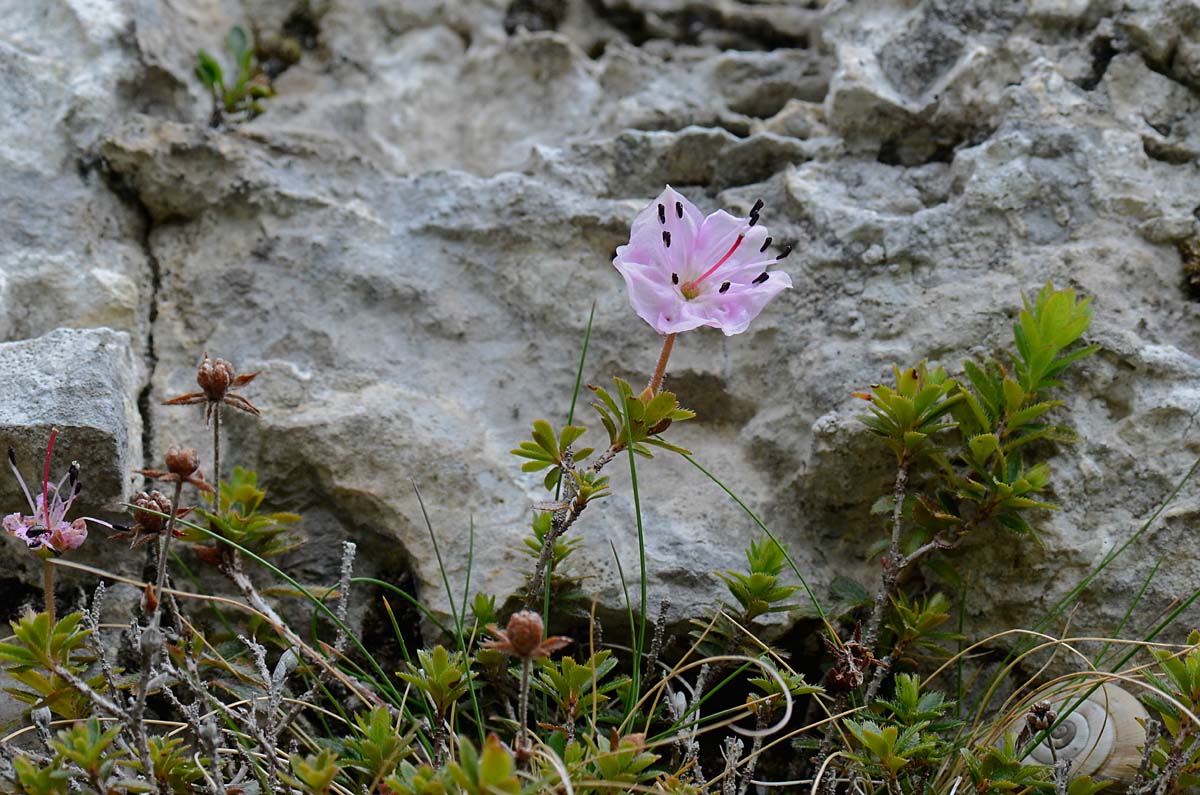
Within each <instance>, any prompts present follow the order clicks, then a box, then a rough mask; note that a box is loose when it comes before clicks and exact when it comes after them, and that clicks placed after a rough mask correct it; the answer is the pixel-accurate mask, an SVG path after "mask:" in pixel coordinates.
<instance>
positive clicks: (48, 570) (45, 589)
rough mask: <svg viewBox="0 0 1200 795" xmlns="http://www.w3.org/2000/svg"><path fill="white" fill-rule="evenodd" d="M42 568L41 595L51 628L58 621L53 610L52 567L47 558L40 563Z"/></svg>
mask: <svg viewBox="0 0 1200 795" xmlns="http://www.w3.org/2000/svg"><path fill="white" fill-rule="evenodd" d="M42 566H43V568H42V593H43V594H44V595H45V600H46V615H48V616H50V626H52V627H53V626H54V624H55V622H56V621H57V620H58V619H57V616H56V615H55V610H54V566H52V565H51V564H50V559H49V558H46V559H45V560H43V561H42Z"/></svg>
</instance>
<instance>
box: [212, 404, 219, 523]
mask: <svg viewBox="0 0 1200 795" xmlns="http://www.w3.org/2000/svg"><path fill="white" fill-rule="evenodd" d="M212 426H213V479H212V482H213V488H214V489H217V492H218V494H219V493H220V489H221V404H220V403H217V404H216V405H214V406H213V423H212ZM220 507H221V504H220V502H217V510H220Z"/></svg>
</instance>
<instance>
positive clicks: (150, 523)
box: [133, 489, 171, 533]
mask: <svg viewBox="0 0 1200 795" xmlns="http://www.w3.org/2000/svg"><path fill="white" fill-rule="evenodd" d="M139 509H140V510H139ZM149 511H157V513H149ZM160 513H165V514H168V515H169V514H170V513H171V500H170V499H168V498H167V496H166V495H164V494H163V493H162V492H161V491H159V490H158V489H155V490H154V491H149V492H146V491H139V492H138V493H137V496H136V497H134V498H133V518H134V519H135V520H136V521H137V523H138V525H140V526H141V528H142V531H143V532H146V533H161V532H162V531H163V528H165V527H166V526H167V517H166V516H159V515H158V514H160Z"/></svg>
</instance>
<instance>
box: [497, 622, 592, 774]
mask: <svg viewBox="0 0 1200 795" xmlns="http://www.w3.org/2000/svg"><path fill="white" fill-rule="evenodd" d="M545 631H546V628H545V625H544V624H543V623H542V617H541V616H540V615H538V614H537V613H535V612H533V611H532V610H521V611H520V612H517V613H513V614H512V615H511V616H509V619H508V624H507V625H506V626H505V627H504V629H500V628H499V627H497V626H496V625H495V624H492V625H491V626H489V627H488V632H491V633H492V634H493V635H494V636H495V637H496V640H493V641H488V642H487V643H485V644H483V645H484V648H487V649H495V650H497V651H500V652H503V653H505V654H507V655H509V656H511V657H515V658H517V659H518V660H520V661H521V691H520V697H519V701H518V706H517V724H518V726H519V727H520V728H519V729H518V731H517V743H516V750H517V753H518V754H519V755H524V754H526V753H527V752H528V744H529V740H528V734H529V728H528V724H527V723H526V721H527V720H528V713H529V671H530V668H531V667H532V665H533V661H534V660H540V659H543V658H546V657H549V656H550V655H551V654H553V653H554V652H556V651H558V650H559V649H563V648H566V646H567V645H569V644H570V643H571V639H570V638H564V637H552V638H546V639H545V640H543V639H542V636H543V635H544V634H545Z"/></svg>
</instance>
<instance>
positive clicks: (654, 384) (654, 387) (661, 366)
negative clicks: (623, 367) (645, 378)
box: [646, 334, 677, 397]
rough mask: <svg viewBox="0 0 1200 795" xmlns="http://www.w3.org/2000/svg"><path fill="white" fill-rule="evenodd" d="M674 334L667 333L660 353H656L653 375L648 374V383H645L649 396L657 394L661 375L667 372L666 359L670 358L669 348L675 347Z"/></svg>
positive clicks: (660, 385) (660, 383) (660, 384)
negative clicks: (656, 361)
mask: <svg viewBox="0 0 1200 795" xmlns="http://www.w3.org/2000/svg"><path fill="white" fill-rule="evenodd" d="M676 336H677V335H675V334H668V335H667V338H666V340H665V341H663V347H662V353H660V354H659V355H658V364H657V365H655V367H654V375H652V376H650V383H649V384H647V385H646V391H647V392H649V393H650V396H651V397H654V396H655V395H657V394H658V390H659V389H660V388H661V387H662V382H663V376H664V375H665V374H666V372H667V360H668V359H670V358H671V348H673V347H675V337H676Z"/></svg>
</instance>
